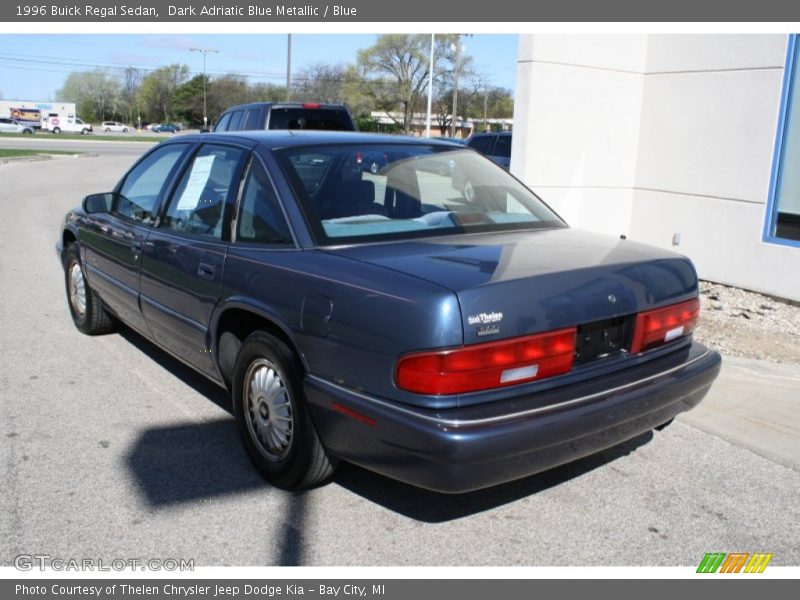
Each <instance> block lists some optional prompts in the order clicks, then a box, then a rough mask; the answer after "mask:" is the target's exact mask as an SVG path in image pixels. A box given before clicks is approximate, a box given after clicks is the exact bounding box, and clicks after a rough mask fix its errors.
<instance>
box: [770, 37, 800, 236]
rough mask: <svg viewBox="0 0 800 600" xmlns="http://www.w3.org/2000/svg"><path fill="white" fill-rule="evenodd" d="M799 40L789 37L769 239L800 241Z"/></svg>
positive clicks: (774, 170) (771, 202) (773, 181)
mask: <svg viewBox="0 0 800 600" xmlns="http://www.w3.org/2000/svg"><path fill="white" fill-rule="evenodd" d="M798 41H800V38H798V37H797V36H796V35H791V36H789V52H788V58H787V64H786V73H785V78H784V91H783V93H784V99H783V107H784V113H783V115H782V117H783V119H782V124H781V127H780V129H779V130H778V141H777V147H776V150H775V164H774V166H773V178H772V194H771V198H770V208H771V210H770V211H769V214H768V216H767V218H768V221H767V227H766V237H767V238H771V239H773V240H787V241H791V242H798V241H800V81H798V64H797V63H798V58H800V57H798Z"/></svg>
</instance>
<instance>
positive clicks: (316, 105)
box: [303, 102, 322, 108]
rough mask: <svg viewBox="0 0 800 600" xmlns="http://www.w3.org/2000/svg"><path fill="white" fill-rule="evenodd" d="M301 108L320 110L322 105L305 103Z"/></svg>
mask: <svg viewBox="0 0 800 600" xmlns="http://www.w3.org/2000/svg"><path fill="white" fill-rule="evenodd" d="M303 108H322V105H321V104H317V103H316V102H306V103H305V104H303Z"/></svg>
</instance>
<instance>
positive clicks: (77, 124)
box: [45, 116, 94, 135]
mask: <svg viewBox="0 0 800 600" xmlns="http://www.w3.org/2000/svg"><path fill="white" fill-rule="evenodd" d="M45 127H46V129H47V130H48V131H50V132H51V133H55V134H59V133H62V132H64V133H80V134H81V135H88V134H90V133H92V132H93V131H94V129H93V128H92V126H91V125H90V124H89V123H85V122H84V121H83V119H78V118H77V117H71V116H68V117H66V118H62V117H57V116H56V117H51V118H49V119H48V120H47V123H46V124H45Z"/></svg>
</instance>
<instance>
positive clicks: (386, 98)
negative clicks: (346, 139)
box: [358, 34, 453, 133]
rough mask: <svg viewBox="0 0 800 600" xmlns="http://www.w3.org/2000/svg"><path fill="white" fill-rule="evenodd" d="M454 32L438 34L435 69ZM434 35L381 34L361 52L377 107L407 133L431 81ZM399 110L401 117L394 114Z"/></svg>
mask: <svg viewBox="0 0 800 600" xmlns="http://www.w3.org/2000/svg"><path fill="white" fill-rule="evenodd" d="M452 37H453V36H437V37H436V45H435V48H434V72H436V66H437V65H438V64H439V62H440V61H441V60H442V58H443V57H444V56H445V53H446V51H447V48H448V47H449V45H450V40H451V38H452ZM430 44H431V38H430V36H429V35H425V34H388V35H382V36H380V37H379V38H378V41H377V42H375V44H373V45H372V46H370V47H369V48H365V49H363V50H360V51H359V53H358V65H359V67H360V69H361V72H362V73H363V75H364V76H365V77H369V78H370V79H369V82H368V85H367V86H366V90H367V93H368V94H369V95H370V96H371V97H372V99H373V100H374V103H375V105H376V108H378V109H380V110H384V111H385V112H386V113H387V114H388V115H389V116H391V117H392V119H393V120H394V121H396V122H397V123H398V125H400V126H401V127H402V129H403V131H404V132H405V133H409V132H410V130H411V125H412V119H413V116H414V112H415V110H417V108H418V107H419V106H420V104H421V103H420V100H421V98H422V96H423V95H424V92H425V89H426V86H427V85H428V73H429V68H430ZM394 111H398V112H399V113H400V114H399V118H397V117H395V116H394V115H392V113H393V112H394Z"/></svg>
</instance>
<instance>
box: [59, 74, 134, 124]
mask: <svg viewBox="0 0 800 600" xmlns="http://www.w3.org/2000/svg"><path fill="white" fill-rule="evenodd" d="M121 91H122V86H121V83H120V80H119V78H117V77H116V76H115V75H113V74H112V73H111V72H110V71H107V70H105V69H93V70H91V71H73V72H72V73H70V74H69V75H67V78H66V80H65V81H64V84H63V85H62V86H61V89H59V90H58V92H56V95H57V96H58V98H59V99H60V100H65V101H68V102H74V103H75V105H76V110H77V113H78V114H79V115H80V116H82V117H83V118H84V119H86V120H90V121H91V120H99V121H104V120H105V119H106V118H115V117H117V116H119V109H120V96H121Z"/></svg>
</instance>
